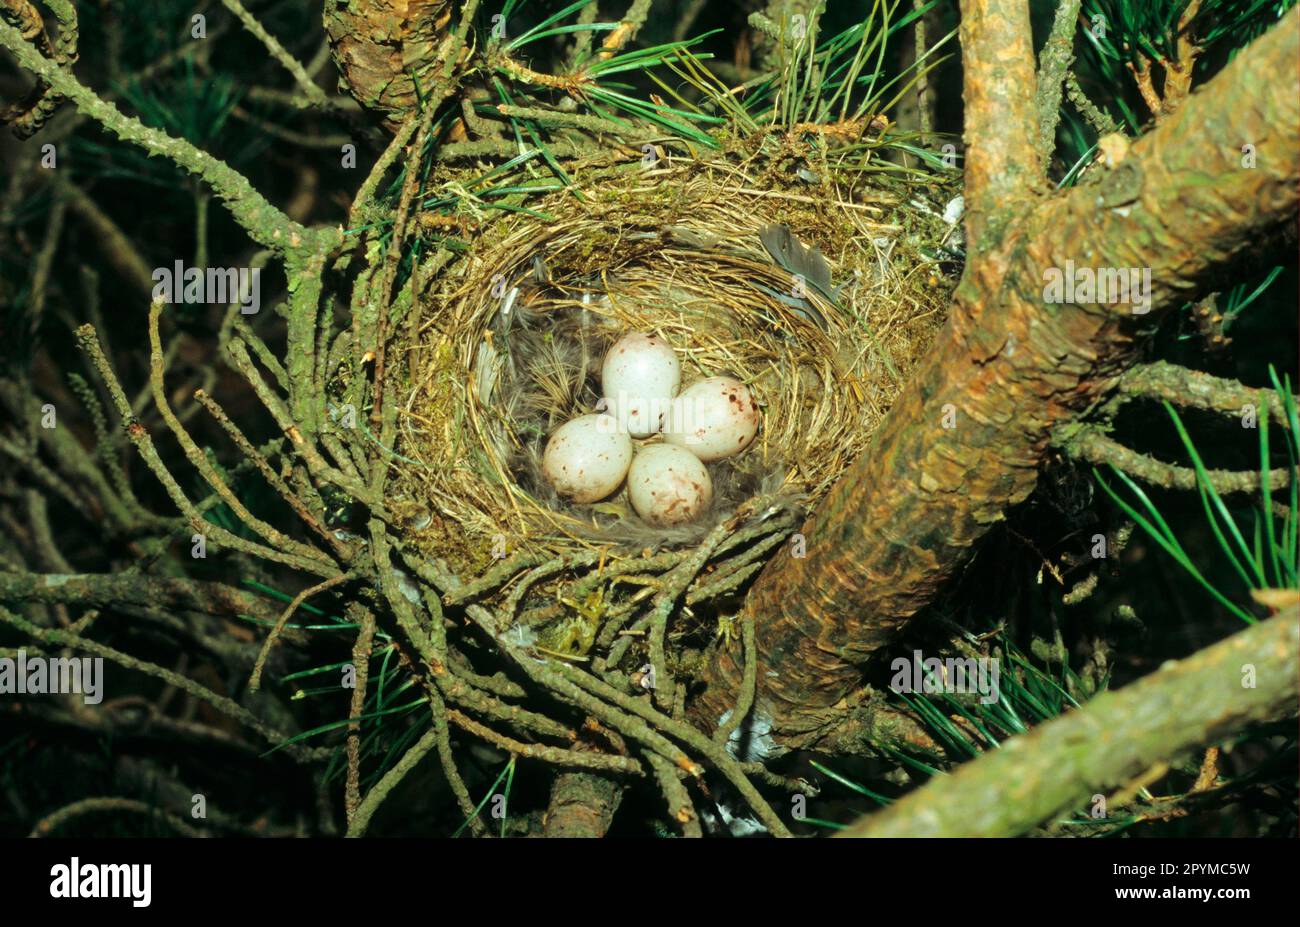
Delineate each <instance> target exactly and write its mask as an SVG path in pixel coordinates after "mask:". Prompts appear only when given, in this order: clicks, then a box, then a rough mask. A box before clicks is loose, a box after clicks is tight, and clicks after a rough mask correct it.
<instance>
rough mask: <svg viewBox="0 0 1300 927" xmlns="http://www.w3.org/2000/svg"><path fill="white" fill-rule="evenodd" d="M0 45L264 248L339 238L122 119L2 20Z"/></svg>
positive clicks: (222, 168)
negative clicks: (206, 195)
mask: <svg viewBox="0 0 1300 927" xmlns="http://www.w3.org/2000/svg"><path fill="white" fill-rule="evenodd" d="M0 46H3V47H4V48H6V49H8V50H9V52H10V53H12V54H13V56H14V58H15V59H17V61H18V64H19V65H21V66H22V67H23V68H25V69H26V70H28V71H30V72H31V73H32V74H34V75H36V76H37V77H39V78H40V79H41V80H43V81H44V82H45V83H47V84H49V86H50V87H51V88H53V90H54V91H55V92H56V93H59V94H61V95H62V96H64V97H67V98H68V99H69V100H70V101H71V102H72V103H73V105H75V106H76V107H77V109H78V110H80V111H81V112H82V113H84V114H86V115H87V116H89V117H90V118H91V119H94V120H95V121H96V122H98V123H100V124H101V125H102V126H104V127H105V128H106V129H108V130H109V131H110V132H112V133H113V134H114V135H116V136H118V137H119V138H121V139H122V140H123V141H127V142H131V143H133V144H136V145H139V146H140V147H141V148H143V149H144V150H145V151H146V152H148V153H149V154H151V155H157V156H160V157H164V158H167V159H168V160H170V161H172V162H174V163H175V164H177V165H178V166H180V167H181V168H183V169H185V170H186V171H189V172H190V173H191V174H195V175H197V176H198V177H200V178H202V179H203V180H204V181H205V182H207V183H208V185H209V186H211V187H212V189H213V191H214V192H215V193H216V194H217V196H218V197H219V198H220V199H221V201H222V202H223V203H225V204H226V206H227V208H229V209H230V212H231V215H233V216H234V218H235V221H237V222H238V223H239V224H240V226H242V227H243V229H244V230H245V231H246V232H247V233H248V234H249V236H250V237H251V238H252V239H253V240H254V241H256V242H258V243H259V244H261V245H263V246H264V247H267V248H270V249H272V250H274V251H276V252H277V253H282V252H284V251H287V250H289V249H291V248H298V247H301V246H302V245H303V244H304V243H305V242H307V241H308V240H309V239H314V238H315V237H317V236H318V235H324V236H326V237H328V238H333V237H335V235H336V233H335V232H334V231H332V230H328V231H322V232H319V233H318V232H312V231H309V230H307V229H306V228H304V227H303V226H301V225H299V224H298V223H297V222H294V221H293V220H291V219H290V218H289V217H288V216H286V215H285V214H284V213H282V212H280V211H279V210H278V209H276V208H275V207H274V206H272V205H271V204H270V202H268V201H267V200H266V198H265V197H263V196H262V195H261V194H260V193H258V192H257V191H256V190H255V189H253V186H252V184H250V183H249V182H248V180H247V179H246V178H245V177H244V176H243V175H242V174H240V173H239V172H238V171H235V170H233V169H232V168H231V167H230V166H229V165H227V164H226V163H225V162H223V161H219V160H217V159H216V158H214V157H212V155H210V154H208V153H207V152H204V151H201V150H199V149H198V148H195V147H194V146H193V145H191V144H190V143H189V142H187V141H185V140H183V139H178V138H172V137H171V136H169V135H167V134H166V133H165V132H161V131H159V130H158V129H153V128H150V127H148V126H146V125H144V123H142V122H140V121H139V120H138V119H135V118H132V117H130V116H127V115H125V114H123V113H122V112H121V111H120V110H119V109H118V108H117V107H116V106H114V105H113V104H112V103H109V102H106V101H105V100H103V99H101V98H100V97H99V96H98V95H96V94H95V92H94V91H93V90H91V89H90V88H88V87H86V86H85V85H84V84H82V83H81V82H80V81H78V80H77V79H76V78H75V77H74V76H73V75H72V73H71V72H70V71H68V70H66V69H65V68H63V67H60V66H59V65H58V64H57V63H56V62H54V61H51V60H49V59H48V58H45V57H44V56H42V55H41V53H40V52H39V51H37V50H36V48H34V47H33V46H32V45H31V44H30V43H28V42H27V41H26V40H25V39H24V38H23V36H22V33H20V32H19V31H18V30H17V29H15V28H14V27H13V26H10V25H9V24H8V23H6V22H4V21H0Z"/></svg>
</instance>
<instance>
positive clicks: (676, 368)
mask: <svg viewBox="0 0 1300 927" xmlns="http://www.w3.org/2000/svg"><path fill="white" fill-rule="evenodd" d="M681 383H682V367H681V364H680V363H679V362H678V360H677V354H676V353H675V352H674V351H673V346H672V345H670V344H669V343H668V342H667V341H665V340H664V339H662V338H660V337H659V336H657V335H649V334H645V333H643V332H632V333H631V334H627V335H624V336H623V337H622V338H620V339H618V341H616V342H614V346H613V347H611V348H610V349H609V353H608V354H606V355H605V365H604V367H602V368H601V372H600V385H601V389H602V391H603V393H604V396H605V411H606V412H607V413H609V414H610V415H613V416H614V417H615V418H617V419H618V422H619V425H620V426H622V427H623V428H625V429H626V430H627V432H628V433H629V434H631V435H632V437H634V438H645V437H649V436H650V435H652V434H654V433H655V432H657V431H658V430H659V420H660V418H661V417H662V415H663V413H664V412H665V411H666V410H667V408H668V404H669V402H671V401H672V398H673V397H674V396H676V395H677V388H678V387H679V386H681Z"/></svg>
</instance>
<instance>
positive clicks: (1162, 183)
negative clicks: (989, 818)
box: [692, 2, 1300, 748]
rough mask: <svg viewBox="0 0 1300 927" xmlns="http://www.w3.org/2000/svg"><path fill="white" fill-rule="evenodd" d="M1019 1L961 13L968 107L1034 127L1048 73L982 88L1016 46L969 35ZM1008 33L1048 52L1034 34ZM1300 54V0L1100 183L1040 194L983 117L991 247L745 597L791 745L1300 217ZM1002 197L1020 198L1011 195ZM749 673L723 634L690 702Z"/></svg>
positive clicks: (981, 235)
mask: <svg viewBox="0 0 1300 927" xmlns="http://www.w3.org/2000/svg"><path fill="white" fill-rule="evenodd" d="M1022 6H1023V3H1012V2H1008V3H1001V4H995V3H991V2H990V3H971V4H967V5H965V6H964V8H963V15H964V16H967V15H969V14H970V13H971V12H972V11H974V12H976V13H978V18H976V19H972V20H971V21H970V22H968V23H967V24H966V25H965V26H964V27H963V40H964V41H963V49H964V53H965V54H966V55H967V58H966V71H967V104H968V107H970V106H975V107H977V108H978V107H984V108H987V109H997V108H998V107H1002V108H1003V109H1006V110H1008V111H1009V112H1010V114H1011V122H1010V123H1009V124H1010V125H1013V126H1018V127H1019V128H1018V129H1017V130H1016V131H1024V127H1025V121H1024V120H1025V118H1026V117H1025V116H1024V115H1023V110H1024V107H1025V106H1028V105H1030V102H1031V101H1032V94H1033V82H1032V81H1025V84H1024V86H1023V88H1022V95H1023V96H1024V99H1023V100H1019V101H1017V100H1013V99H1010V98H1009V97H1008V93H1009V89H1008V88H1007V87H1006V85H1005V83H1003V84H1000V85H999V86H1000V87H1001V88H1002V89H1001V90H1000V91H999V92H997V93H992V92H988V91H985V90H979V89H978V87H979V85H980V83H981V82H982V81H986V80H997V79H998V73H997V72H999V71H1000V69H1006V68H1008V67H1009V65H1008V63H1007V62H1006V61H1005V60H1003V57H1004V56H1001V55H999V56H995V57H993V58H991V59H989V60H981V59H980V58H979V57H977V56H976V55H973V54H972V53H971V52H970V51H969V49H980V48H982V47H983V45H984V43H986V42H988V41H990V39H992V40H995V41H997V40H998V39H999V36H1002V35H1003V33H1004V31H1005V27H1006V24H1005V23H1000V22H999V21H998V20H997V18H996V16H995V15H994V14H995V13H996V12H997V9H994V8H1001V9H1002V12H1003V14H1004V15H1005V14H1006V10H1012V11H1013V13H1014V14H1015V15H1014V16H1013V18H1016V17H1018V16H1019V11H1020V8H1021V7H1022ZM1017 21H1018V20H1017ZM981 23H983V25H982V26H981V25H980V24H981ZM1023 30H1024V26H1023V25H1019V26H1016V27H1015V28H1014V29H1012V30H1011V31H1012V33H1015V34H1021V33H1023ZM1005 47H1006V48H1008V49H1015V53H1016V55H1017V56H1019V55H1029V54H1030V51H1029V49H1028V47H1027V46H1026V45H1025V43H1024V41H1023V40H1020V39H1018V40H1016V41H1014V42H1008V43H1007V44H1006V45H1005ZM983 54H986V55H987V54H989V53H988V52H984V53H983ZM1297 54H1300V10H1293V11H1292V12H1291V13H1290V14H1288V15H1287V16H1286V17H1285V18H1284V19H1283V20H1282V21H1281V22H1280V23H1279V24H1278V25H1276V26H1275V27H1274V28H1273V29H1271V30H1270V31H1269V32H1268V33H1266V34H1265V35H1263V36H1262V37H1260V38H1259V39H1258V40H1256V41H1255V42H1254V43H1253V44H1252V45H1251V46H1250V47H1249V48H1247V49H1246V50H1244V51H1243V52H1242V53H1241V54H1239V55H1238V56H1237V57H1236V58H1235V59H1234V60H1233V61H1232V62H1231V63H1229V64H1228V65H1227V66H1226V67H1225V68H1224V69H1223V71H1222V72H1221V73H1220V74H1219V75H1217V76H1216V77H1215V78H1214V79H1213V80H1212V81H1210V82H1209V83H1208V84H1207V85H1206V86H1205V87H1204V88H1202V90H1201V91H1200V92H1198V93H1196V94H1194V95H1193V96H1192V97H1191V98H1189V99H1188V101H1187V102H1186V103H1185V104H1184V105H1183V106H1182V107H1181V108H1180V109H1178V110H1177V111H1176V112H1174V113H1173V114H1172V115H1171V116H1169V117H1168V118H1167V119H1166V120H1165V121H1163V122H1162V123H1161V124H1160V126H1159V127H1158V128H1156V129H1155V130H1153V131H1152V132H1150V133H1149V134H1147V135H1145V136H1144V137H1142V138H1141V139H1139V140H1137V141H1136V142H1134V143H1133V145H1132V147H1131V148H1130V149H1129V151H1128V154H1127V157H1126V158H1125V159H1124V160H1123V161H1121V162H1120V163H1119V164H1118V165H1117V166H1116V167H1114V168H1113V169H1112V170H1110V172H1109V173H1108V175H1107V176H1106V177H1105V178H1104V179H1103V180H1102V181H1101V182H1100V183H1098V184H1095V185H1090V186H1086V187H1078V188H1075V189H1072V190H1070V191H1069V192H1067V193H1064V194H1062V195H1059V196H1054V197H1051V198H1041V197H1040V198H1036V199H1030V200H1026V193H1025V192H1020V193H1017V192H1016V191H1015V189H1014V187H1013V188H1011V189H1008V188H1006V187H1005V185H1002V184H1001V181H1000V178H1003V177H1004V175H1003V174H1000V173H997V172H994V173H990V172H989V171H988V170H987V169H985V168H983V167H982V166H980V164H979V162H980V161H981V158H982V157H985V156H987V157H988V158H989V159H990V160H991V163H993V164H1000V165H1007V164H1018V165H1023V164H1029V163H1034V164H1036V159H1035V160H1033V161H1026V160H1025V159H1026V158H1033V157H1034V156H1033V154H1032V151H1033V146H1032V138H1033V136H1032V133H1030V134H1027V135H1025V136H1024V137H1023V139H1021V142H1022V143H1023V144H1019V145H1014V144H1010V143H1007V142H1005V141H1004V140H1001V139H999V140H998V141H997V142H996V143H991V144H988V145H986V146H985V148H981V147H980V146H981V144H982V143H984V142H986V141H987V140H985V139H983V138H982V137H981V136H979V135H973V136H972V137H971V143H972V144H971V151H970V153H969V156H968V164H967V184H968V202H970V203H971V206H972V209H973V210H975V215H973V216H971V217H969V218H968V227H969V228H970V229H971V232H972V234H970V235H969V236H968V237H969V240H970V241H971V242H972V243H974V244H975V245H976V247H975V250H974V251H973V253H972V254H971V258H970V261H969V263H968V265H967V268H966V271H965V274H964V276H963V280H962V282H961V284H960V285H959V287H958V289H957V292H956V294H955V303H954V306H953V308H952V311H951V313H950V317H949V320H948V323H947V325H946V327H945V328H944V330H943V331H942V332H941V333H940V335H939V337H938V338H937V339H936V343H935V345H934V347H933V348H932V350H931V351H930V353H929V355H928V356H927V358H926V359H925V360H924V361H923V362H922V364H921V365H920V367H919V368H918V370H917V372H916V374H915V375H914V378H913V379H912V381H911V382H910V383H909V385H908V386H907V388H906V389H905V390H904V391H903V393H902V395H901V396H900V397H899V399H898V401H897V403H896V404H895V405H894V407H893V408H892V409H891V410H890V412H889V414H888V415H887V416H886V417H885V419H884V421H883V422H882V423H881V426H880V428H879V430H878V431H877V433H876V435H875V436H874V438H873V441H872V444H871V446H870V447H869V448H868V450H867V451H866V452H864V453H863V455H862V456H861V458H860V459H859V460H857V461H856V462H855V463H854V464H853V466H852V467H851V468H850V469H849V471H848V472H847V473H846V474H845V475H844V477H843V478H842V479H841V480H840V481H839V483H837V484H836V486H835V487H834V488H833V489H832V490H831V492H830V493H829V495H828V496H827V497H826V498H825V499H824V500H823V502H822V503H821V505H820V507H819V508H818V510H817V511H816V512H815V513H814V515H813V516H812V517H811V518H810V519H809V520H808V522H807V523H806V524H805V525H804V527H803V529H802V533H803V535H804V537H805V539H806V556H804V557H802V558H795V557H793V556H792V555H791V554H792V549H791V548H786V549H784V550H783V551H782V553H780V554H779V555H778V556H777V557H776V558H774V560H773V561H772V562H771V563H769V565H768V566H767V568H766V569H765V570H764V571H763V573H762V574H760V576H759V578H758V580H757V581H756V582H755V585H754V588H753V589H752V590H751V592H750V594H749V597H748V599H747V602H746V609H747V610H748V611H749V612H750V613H751V614H753V615H754V617H755V620H756V624H757V632H758V633H757V647H758V655H759V660H760V663H761V665H762V668H763V671H761V672H760V673H759V698H758V702H757V707H756V711H757V712H759V713H760V714H762V715H763V716H765V717H766V718H770V719H771V720H772V724H773V736H774V737H775V739H776V741H777V743H778V744H779V745H781V746H785V747H790V748H793V747H815V746H817V745H819V744H825V743H828V742H835V741H837V740H840V739H841V738H839V737H838V736H837V735H836V732H835V728H836V726H837V724H839V723H841V722H842V721H843V719H844V718H845V716H846V714H848V713H847V712H845V711H844V709H845V708H846V707H847V706H849V705H850V704H852V703H853V702H854V701H855V698H856V696H855V689H856V687H857V686H858V685H859V682H860V676H861V674H860V669H859V668H860V666H861V664H863V663H864V662H865V661H866V660H867V659H868V658H869V657H871V656H872V655H873V654H874V653H876V651H878V650H879V649H880V648H881V647H884V646H885V645H887V644H888V643H889V642H890V641H891V640H892V639H894V637H895V635H896V634H897V633H898V631H899V630H900V629H901V628H902V627H903V626H904V625H905V624H906V622H907V621H908V620H909V619H910V618H912V617H913V616H914V615H915V614H916V613H917V612H918V611H919V610H920V609H921V608H922V607H923V606H925V605H926V604H927V603H929V602H930V601H932V599H933V597H934V596H935V594H936V593H937V591H938V590H939V589H940V588H941V587H942V586H943V584H944V583H945V582H946V581H947V580H948V579H949V578H950V577H952V576H953V575H954V573H955V572H956V570H957V569H958V568H959V567H960V566H961V564H963V563H964V562H965V561H966V559H967V558H968V556H969V555H970V553H971V552H972V549H973V547H974V545H975V544H976V543H977V542H978V541H979V540H980V538H981V537H983V535H984V534H985V533H986V532H987V531H988V530H989V529H990V528H991V527H992V526H994V525H995V524H997V523H998V522H999V521H1001V520H1002V519H1003V518H1004V517H1005V513H1006V510H1007V509H1008V508H1009V507H1010V506H1012V505H1015V504H1016V503H1019V502H1021V501H1023V500H1024V499H1025V498H1026V497H1027V496H1028V495H1029V494H1030V493H1031V492H1032V491H1033V489H1034V486H1035V484H1036V482H1037V478H1038V469H1039V464H1040V461H1041V460H1042V458H1043V456H1044V454H1045V452H1046V450H1047V449H1048V447H1049V442H1050V436H1051V432H1052V430H1053V429H1054V428H1057V427H1059V426H1062V425H1064V424H1068V423H1069V422H1071V421H1073V420H1075V419H1077V418H1079V417H1081V416H1083V415H1085V414H1086V413H1087V412H1088V411H1089V410H1090V409H1091V408H1093V407H1094V406H1095V405H1096V404H1097V403H1098V402H1099V401H1100V400H1101V399H1102V398H1104V397H1105V396H1106V395H1107V393H1108V392H1109V391H1111V390H1112V389H1114V387H1115V385H1116V382H1117V380H1118V378H1119V377H1120V376H1121V375H1122V374H1123V373H1124V372H1125V371H1126V370H1127V369H1128V368H1129V367H1130V366H1131V365H1132V364H1133V362H1134V360H1135V355H1136V349H1137V347H1138V346H1139V344H1140V342H1141V340H1142V339H1143V338H1144V337H1145V336H1146V335H1147V334H1148V333H1149V332H1150V331H1151V330H1152V329H1153V327H1154V324H1155V323H1156V322H1157V321H1158V319H1159V318H1160V316H1161V315H1162V314H1163V313H1164V312H1166V311H1168V310H1169V309H1171V308H1173V307H1176V306H1179V305H1181V304H1182V303H1184V302H1185V301H1187V300H1190V299H1193V298H1195V297H1196V296H1197V295H1198V294H1201V293H1203V292H1205V291H1207V290H1209V289H1212V279H1213V278H1214V276H1215V275H1216V274H1218V273H1221V272H1223V271H1225V270H1227V269H1229V268H1230V267H1231V266H1232V265H1233V263H1234V262H1235V261H1238V260H1240V259H1242V258H1243V257H1244V256H1246V255H1248V254H1249V252H1250V251H1252V250H1253V249H1257V248H1258V247H1259V246H1260V242H1261V240H1263V239H1265V238H1268V237H1271V236H1273V235H1275V234H1277V233H1278V231H1279V230H1280V229H1282V228H1283V227H1285V226H1286V225H1287V224H1288V223H1291V224H1294V222H1295V221H1296V209H1297V190H1298V189H1300V188H1298V182H1300V163H1298V161H1300V154H1298V152H1300V86H1298V81H1297V75H1296V69H1295V61H1296V58H1297ZM1021 71H1023V68H1019V67H1018V68H1015V69H1013V70H1012V71H1009V72H1007V73H1015V74H1017V75H1019V74H1020V73H1021ZM990 74H992V76H990ZM1020 79H1021V78H1019V77H1017V80H1020ZM972 84H974V85H975V86H976V89H975V90H972V89H971V85H972ZM1030 112H1031V113H1032V110H1030ZM967 120H968V123H967V124H968V126H969V127H974V131H976V132H978V133H992V134H995V135H996V134H998V133H1000V132H1004V131H1005V130H1003V129H1000V128H999V124H998V120H997V118H996V113H984V114H980V113H968V116H967ZM1245 145H1251V146H1253V149H1254V152H1255V158H1256V160H1255V164H1254V166H1253V167H1248V166H1245V164H1246V163H1247V162H1245V161H1244V160H1243V146H1245ZM1017 149H1027V150H1019V151H1018V150H1017ZM1018 176H1020V177H1022V178H1024V176H1025V175H1024V174H1023V173H1021V174H1019V175H1018ZM1022 182H1023V183H1024V184H1028V180H1027V179H1023V181H1022ZM991 190H996V191H998V192H997V193H995V194H994V195H992V196H990V191H991ZM999 200H1005V201H1007V202H1008V205H1007V207H1006V209H1008V210H1010V212H1009V213H1007V212H1003V213H1002V214H1000V215H999V214H998V209H999V208H1000V207H999V206H998V203H999ZM989 210H992V211H993V212H991V213H990V212H989ZM981 213H982V214H981ZM1067 262H1073V265H1074V266H1076V267H1087V268H1137V269H1149V270H1150V310H1149V311H1148V312H1146V313H1137V312H1134V307H1133V306H1129V305H1120V304H1110V305H1107V304H1100V303H1091V304H1089V303H1083V302H1081V301H1080V302H1079V303H1077V304H1074V303H1065V302H1050V301H1048V300H1046V299H1045V296H1044V286H1045V283H1046V282H1047V278H1046V276H1045V272H1046V271H1047V270H1048V269H1051V268H1057V269H1062V270H1067V269H1068V265H1067ZM1138 308H1141V307H1138ZM740 679H741V671H740V667H739V666H737V664H736V662H735V661H734V660H733V658H732V657H731V655H730V654H729V653H727V652H726V651H721V650H720V651H718V652H717V653H715V655H714V658H713V660H712V662H711V664H710V667H709V672H708V674H707V676H706V680H705V681H706V683H707V689H706V691H704V692H703V693H702V694H701V695H700V696H699V697H698V698H697V699H696V700H695V702H694V703H693V706H692V711H693V712H694V714H695V716H696V718H697V720H699V721H700V722H701V723H705V724H709V725H714V724H716V723H717V721H718V718H719V716H720V715H721V714H722V712H724V711H725V710H726V709H727V708H728V707H729V706H730V705H731V703H732V701H733V700H734V694H733V693H734V690H735V688H736V686H737V685H738V684H739V681H740Z"/></svg>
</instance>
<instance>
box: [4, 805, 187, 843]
mask: <svg viewBox="0 0 1300 927" xmlns="http://www.w3.org/2000/svg"><path fill="white" fill-rule="evenodd" d="M118 811H125V812H128V813H131V814H147V815H149V816H150V817H152V818H156V819H157V820H159V821H162V822H164V823H165V824H166V825H167V826H168V827H170V828H171V829H172V830H174V831H176V832H177V833H178V834H180V835H181V836H182V837H206V836H207V834H205V833H204V832H203V831H201V830H198V829H197V828H194V827H191V826H190V825H189V824H186V823H185V821H184V820H183V819H182V818H180V817H179V816H177V815H175V814H172V813H171V812H168V811H163V810H162V809H161V808H158V807H155V806H154V805H150V804H147V803H145V802H142V801H136V800H135V799H133V798H112V797H103V798H83V799H80V800H79V801H74V802H73V803H72V804H70V805H64V806H63V807H62V808H60V809H59V810H58V811H55V812H53V813H52V814H47V815H46V816H45V817H43V818H41V819H40V820H39V821H37V822H36V824H35V825H34V826H33V827H32V831H31V833H30V834H28V835H27V836H28V837H48V836H50V835H51V834H52V833H54V832H55V831H56V830H58V829H59V828H60V827H62V826H63V825H64V824H66V823H68V821H71V820H72V819H73V818H78V817H81V816H82V815H83V814H103V813H104V812H118Z"/></svg>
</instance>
